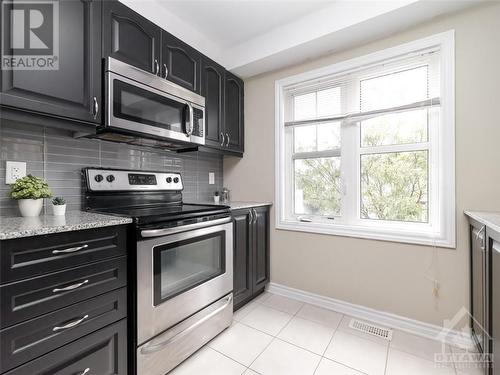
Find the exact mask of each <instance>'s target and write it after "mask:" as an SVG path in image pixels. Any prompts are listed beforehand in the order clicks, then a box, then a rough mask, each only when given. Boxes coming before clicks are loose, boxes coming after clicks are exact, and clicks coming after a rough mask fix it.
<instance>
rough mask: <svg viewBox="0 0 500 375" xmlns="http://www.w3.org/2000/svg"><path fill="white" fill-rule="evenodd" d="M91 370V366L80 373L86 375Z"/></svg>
mask: <svg viewBox="0 0 500 375" xmlns="http://www.w3.org/2000/svg"><path fill="white" fill-rule="evenodd" d="M89 371H90V367H87V368H86V369H85V370H83V372H81V373H80V375H86V374H87V373H88V372H89Z"/></svg>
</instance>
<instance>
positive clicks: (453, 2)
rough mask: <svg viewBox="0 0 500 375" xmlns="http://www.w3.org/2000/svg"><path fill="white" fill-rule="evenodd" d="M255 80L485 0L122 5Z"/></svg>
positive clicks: (197, 0)
mask: <svg viewBox="0 0 500 375" xmlns="http://www.w3.org/2000/svg"><path fill="white" fill-rule="evenodd" d="M120 1H122V2H123V3H125V4H126V5H128V6H129V7H130V8H132V9H134V10H135V11H136V12H138V13H140V14H142V15H143V16H145V17H146V18H148V19H150V20H151V21H153V22H155V23H156V24H158V25H159V26H161V27H162V28H164V29H165V30H167V31H169V32H170V33H172V34H174V35H175V36H177V37H178V38H180V39H182V40H183V41H185V42H186V43H188V44H190V45H192V46H193V47H194V48H196V49H198V50H199V51H201V52H202V53H204V54H205V55H207V56H209V57H210V58H212V59H214V60H215V61H217V62H218V63H220V64H221V65H223V66H224V67H226V68H227V69H228V70H230V71H232V72H234V73H235V74H238V75H240V76H242V77H243V78H246V77H251V76H254V75H257V74H261V73H265V72H268V71H271V70H276V69H280V68H283V67H286V66H289V65H293V64H297V63H300V62H303V61H305V60H308V59H312V58H315V57H318V56H322V55H325V54H327V53H334V52H338V51H341V50H344V49H348V48H352V47H354V46H357V45H360V44H362V43H367V42H370V41H373V40H376V39H379V38H383V37H385V36H387V35H391V34H394V33H396V32H398V31H401V30H404V29H407V28H408V27H411V26H414V25H417V24H419V23H422V22H425V21H427V20H429V19H432V18H434V17H436V16H439V15H443V14H447V13H451V12H456V11H458V10H460V9H464V8H466V7H470V6H473V5H476V4H478V3H480V2H482V0H436V1H433V0H390V1H387V0H386V1H378V0H335V1H333V0H330V1H324V0H323V1H320V0H300V1H297V0H296V1H289V0H258V1H256V0H254V1H248V0H222V1H221V0H216V1H215V0H184V1H181V0H139V1H138V0H120Z"/></svg>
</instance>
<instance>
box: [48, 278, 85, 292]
mask: <svg viewBox="0 0 500 375" xmlns="http://www.w3.org/2000/svg"><path fill="white" fill-rule="evenodd" d="M88 282H89V280H88V279H87V280H83V281H82V282H81V283H78V284H73V285H69V286H66V287H64V288H55V289H52V293H59V292H67V291H68V290H73V289H76V288H79V287H81V286H82V285H85V284H87V283H88Z"/></svg>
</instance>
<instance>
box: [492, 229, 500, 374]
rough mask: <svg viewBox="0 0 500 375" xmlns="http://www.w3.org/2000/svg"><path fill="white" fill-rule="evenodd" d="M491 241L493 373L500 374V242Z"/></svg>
mask: <svg viewBox="0 0 500 375" xmlns="http://www.w3.org/2000/svg"><path fill="white" fill-rule="evenodd" d="M490 241H491V242H490V243H491V247H490V251H491V282H490V285H491V312H490V317H491V341H492V342H491V344H492V348H491V351H490V353H492V354H493V362H494V363H493V367H492V374H493V375H500V242H499V241H497V240H493V239H491V240H490Z"/></svg>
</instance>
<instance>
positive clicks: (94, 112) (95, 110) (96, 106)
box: [92, 96, 99, 120]
mask: <svg viewBox="0 0 500 375" xmlns="http://www.w3.org/2000/svg"><path fill="white" fill-rule="evenodd" d="M92 100H93V103H94V105H93V107H92V115H93V116H94V120H95V119H96V118H97V114H98V113H99V103H98V102H97V98H96V97H95V96H94V98H93V99H92Z"/></svg>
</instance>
